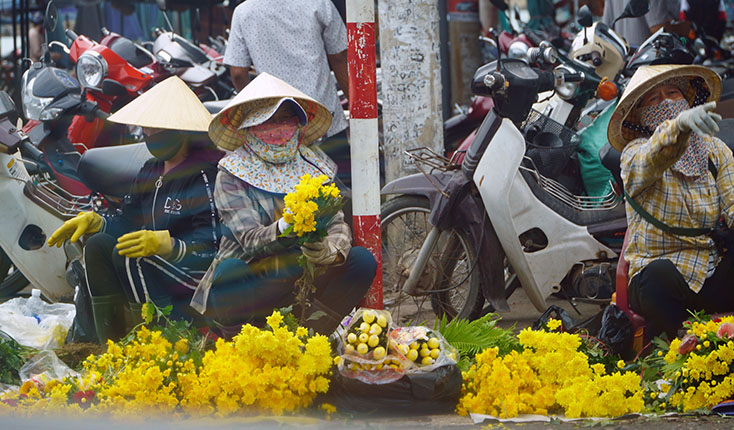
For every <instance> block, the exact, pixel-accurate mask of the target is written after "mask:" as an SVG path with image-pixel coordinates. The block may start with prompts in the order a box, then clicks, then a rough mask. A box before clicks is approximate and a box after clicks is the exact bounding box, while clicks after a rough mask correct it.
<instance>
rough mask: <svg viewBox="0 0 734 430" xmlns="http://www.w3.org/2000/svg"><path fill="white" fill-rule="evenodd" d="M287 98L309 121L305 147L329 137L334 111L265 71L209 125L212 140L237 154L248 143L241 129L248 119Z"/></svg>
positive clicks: (304, 137)
mask: <svg viewBox="0 0 734 430" xmlns="http://www.w3.org/2000/svg"><path fill="white" fill-rule="evenodd" d="M284 98H291V99H294V100H295V101H296V102H298V104H299V105H301V107H302V108H303V110H304V112H305V113H306V117H307V118H308V123H307V124H306V132H305V134H304V136H303V140H301V144H302V145H310V144H311V143H313V141H315V140H316V139H318V138H320V137H321V136H323V135H324V134H326V132H327V131H328V130H329V126H330V125H331V112H329V110H328V109H327V108H326V107H325V106H324V105H322V104H321V103H319V102H317V101H316V100H314V99H312V98H311V97H309V96H307V95H306V94H304V93H302V92H301V91H298V90H297V89H295V88H293V87H292V86H290V85H288V84H287V83H285V82H283V81H282V80H280V79H278V78H276V77H275V76H273V75H269V74H267V73H264V72H263V73H260V74H259V75H258V76H257V77H256V78H255V79H253V80H252V82H250V83H249V84H248V85H247V86H246V87H245V88H243V89H242V91H240V93H239V94H237V97H235V98H234V99H232V101H231V102H229V104H228V105H227V107H225V108H224V109H222V110H221V111H220V112H219V113H217V114H216V115H215V116H214V119H213V120H212V122H211V124H210V125H209V137H210V138H211V140H212V142H214V143H215V144H216V145H217V146H219V147H220V148H222V149H226V150H228V151H234V150H235V149H237V148H239V147H240V146H242V145H243V144H244V142H245V137H244V133H245V131H244V130H242V129H241V125H242V124H243V123H244V121H245V120H246V119H247V118H248V116H249V115H250V114H251V113H252V112H255V111H257V112H259V111H260V110H262V109H261V108H262V107H263V105H270V104H271V103H272V104H277V103H278V102H279V101H280V100H281V99H284ZM271 114H272V113H271Z"/></svg>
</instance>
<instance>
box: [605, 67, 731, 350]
mask: <svg viewBox="0 0 734 430" xmlns="http://www.w3.org/2000/svg"><path fill="white" fill-rule="evenodd" d="M720 93H721V80H720V78H719V76H718V75H717V74H716V73H714V72H713V71H711V70H710V69H708V68H705V67H701V66H670V65H665V66H663V65H660V66H648V67H641V68H640V69H639V70H638V71H637V72H636V73H635V75H634V76H633V77H632V79H631V80H630V83H629V84H628V86H627V89H626V91H625V93H624V95H623V96H622V99H621V100H620V102H619V105H618V106H617V108H616V110H615V112H614V115H613V116H612V120H611V121H610V123H609V130H608V137H609V141H610V143H611V144H612V146H614V147H615V148H617V149H618V150H620V151H622V166H621V167H622V180H623V182H624V189H625V197H626V198H627V208H626V209H627V223H628V226H629V227H628V233H627V234H628V247H627V249H626V251H625V259H626V260H627V261H628V262H629V264H630V268H629V276H630V278H631V280H630V283H629V300H630V306H631V307H632V309H633V310H635V311H636V312H638V313H640V314H641V315H642V316H643V317H645V320H646V323H647V327H648V335H649V336H656V335H658V334H660V333H663V332H664V333H666V334H667V335H668V337H669V338H670V339H672V338H673V337H675V336H676V334H677V330H678V328H680V325H681V323H682V322H683V321H684V320H686V319H687V318H688V317H689V316H690V314H689V312H688V310H705V311H706V312H721V311H725V310H731V309H734V289H733V288H731V286H730V285H729V282H730V281H729V280H730V279H731V276H732V275H734V271H733V270H732V269H733V268H734V264H733V263H734V253H733V252H722V251H724V250H723V249H719V248H717V245H716V243H715V241H714V240H713V238H712V232H713V231H714V228H715V227H716V226H717V224H718V222H719V220H720V219H723V221H724V222H725V223H726V225H731V223H732V221H733V218H732V216H733V215H734V159H733V158H732V152H731V150H729V148H728V147H727V146H726V145H725V144H724V143H723V142H722V141H721V140H719V139H718V138H715V137H713V136H712V135H713V134H715V133H716V132H718V131H719V127H718V125H717V122H718V121H719V120H720V119H721V117H720V116H719V115H718V114H716V113H713V112H712V111H713V109H714V108H715V107H716V102H715V100H718V98H719V95H720Z"/></svg>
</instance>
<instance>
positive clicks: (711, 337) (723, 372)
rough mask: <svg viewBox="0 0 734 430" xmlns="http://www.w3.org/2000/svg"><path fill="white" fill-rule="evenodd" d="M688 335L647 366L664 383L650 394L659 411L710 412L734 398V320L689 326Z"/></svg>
mask: <svg viewBox="0 0 734 430" xmlns="http://www.w3.org/2000/svg"><path fill="white" fill-rule="evenodd" d="M685 325H687V326H688V330H687V335H686V336H685V337H683V338H682V339H679V338H676V339H674V340H673V341H671V342H670V344H669V345H668V344H666V343H664V342H657V346H658V349H657V350H656V351H655V352H654V353H653V354H652V355H651V358H650V360H648V362H649V363H650V364H651V365H652V367H653V369H654V370H656V372H657V377H659V378H661V380H663V381H665V383H662V384H658V385H659V386H654V388H653V389H651V390H649V391H650V398H651V400H652V403H653V405H654V406H655V407H656V408H658V409H675V410H678V411H683V412H687V411H693V410H697V409H704V408H705V409H711V408H712V407H714V406H716V405H717V404H718V403H721V402H722V401H725V400H730V399H732V398H733V397H734V375H732V372H731V368H732V362H734V317H732V316H727V317H723V318H720V319H707V320H695V319H694V320H693V321H689V322H687V323H686V324H685Z"/></svg>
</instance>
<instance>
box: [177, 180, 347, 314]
mask: <svg viewBox="0 0 734 430" xmlns="http://www.w3.org/2000/svg"><path fill="white" fill-rule="evenodd" d="M214 202H215V204H216V205H217V210H218V211H219V216H220V218H221V222H222V226H223V227H224V228H223V230H224V233H223V235H222V240H221V242H220V245H219V251H218V252H217V255H216V257H215V258H214V261H213V262H212V264H211V265H210V266H209V270H207V272H206V274H205V275H204V277H203V278H202V280H201V282H200V283H199V287H198V288H197V290H196V292H195V293H194V297H193V299H192V301H191V306H192V307H193V308H194V309H197V310H198V311H199V312H201V313H203V312H204V311H205V310H206V300H207V297H208V295H209V289H210V288H211V282H212V279H213V277H214V272H215V271H216V268H217V266H218V264H219V262H220V261H223V260H226V259H229V258H237V259H240V260H242V261H245V262H250V261H253V260H256V259H259V258H264V257H267V256H272V255H277V254H279V253H283V252H285V251H287V250H288V249H290V248H293V247H295V246H296V241H295V239H294V238H283V237H279V234H278V220H279V219H280V217H281V215H282V213H283V208H284V204H283V195H281V194H274V193H268V192H266V191H263V190H260V189H258V188H256V187H253V186H251V185H249V184H248V183H246V182H244V181H243V180H241V179H239V178H237V177H235V176H233V175H232V174H231V173H229V172H227V171H226V170H222V169H220V171H219V174H218V175H217V181H216V185H215V186H214ZM326 240H328V241H329V242H330V243H331V244H332V245H333V246H334V247H335V248H336V250H337V252H338V253H339V254H340V255H341V256H342V257H343V259H342V261H344V260H346V257H347V255H348V254H349V251H350V250H351V248H352V233H351V230H350V229H349V226H348V225H347V224H346V223H345V222H344V214H343V213H342V212H341V211H340V212H338V213H337V214H336V216H335V217H334V220H333V221H332V223H331V225H330V226H329V229H328V235H327V237H326ZM296 249H297V248H296Z"/></svg>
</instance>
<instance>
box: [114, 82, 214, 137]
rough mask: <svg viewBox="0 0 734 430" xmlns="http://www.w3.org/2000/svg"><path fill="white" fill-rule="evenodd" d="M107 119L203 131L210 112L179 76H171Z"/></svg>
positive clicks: (173, 128)
mask: <svg viewBox="0 0 734 430" xmlns="http://www.w3.org/2000/svg"><path fill="white" fill-rule="evenodd" d="M107 119H108V120H109V121H112V122H116V123H119V124H130V125H137V126H140V127H149V128H163V129H166V130H186V131H201V132H206V131H207V130H208V129H209V123H210V122H211V120H212V115H211V114H210V113H209V111H208V110H207V109H206V107H204V105H203V104H202V103H201V100H199V98H198V97H197V96H196V94H194V92H193V91H191V89H190V88H189V87H188V86H187V85H186V84H185V83H184V81H182V80H181V78H179V77H178V76H171V77H170V78H168V79H166V80H165V81H163V82H161V83H159V84H157V85H156V86H154V87H153V88H151V89H149V90H148V91H146V92H145V93H143V94H142V95H140V96H139V97H138V98H136V99H135V100H133V101H131V102H130V103H128V104H126V105H125V106H124V107H123V108H122V109H120V110H118V111H117V112H115V113H114V114H112V115H111V116H110V117H109V118H107Z"/></svg>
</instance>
